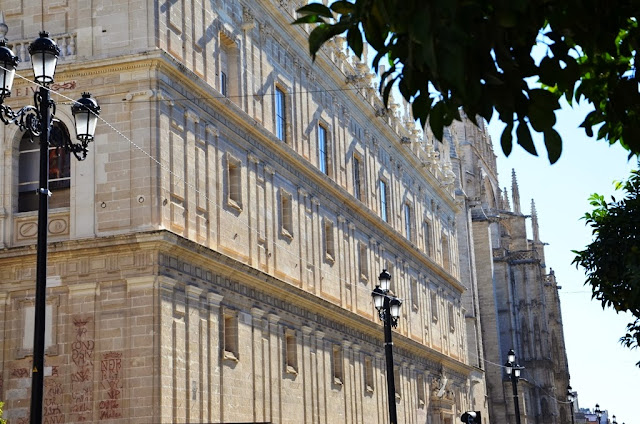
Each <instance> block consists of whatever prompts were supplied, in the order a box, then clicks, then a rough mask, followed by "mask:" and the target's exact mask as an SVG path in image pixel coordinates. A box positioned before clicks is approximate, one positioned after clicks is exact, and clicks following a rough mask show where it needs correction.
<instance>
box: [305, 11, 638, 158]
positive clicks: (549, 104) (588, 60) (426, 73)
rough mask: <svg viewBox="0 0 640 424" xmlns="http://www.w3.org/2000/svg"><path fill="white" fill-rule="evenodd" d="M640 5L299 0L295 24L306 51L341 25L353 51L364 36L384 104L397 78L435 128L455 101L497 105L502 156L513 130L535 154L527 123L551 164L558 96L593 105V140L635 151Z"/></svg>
mask: <svg viewBox="0 0 640 424" xmlns="http://www.w3.org/2000/svg"><path fill="white" fill-rule="evenodd" d="M639 7H640V5H638V3H637V2H636V1H617V0H610V1H605V0H515V1H505V0H464V1H463V0H352V1H345V0H340V1H334V2H332V3H331V4H330V5H329V6H325V5H323V4H320V3H310V4H308V5H306V6H304V7H301V8H300V9H298V13H299V15H300V18H299V19H297V20H296V21H295V22H294V24H312V25H314V28H313V30H312V31H311V33H310V35H309V51H310V53H311V55H312V57H313V58H314V59H315V57H316V54H317V53H318V50H319V49H320V47H321V46H322V45H323V44H324V43H325V42H326V41H328V40H329V39H331V38H332V37H334V36H336V35H339V34H342V33H344V32H346V33H347V35H346V40H347V44H348V45H349V47H350V48H351V49H352V50H353V52H354V53H355V54H356V55H357V56H358V57H360V56H361V54H362V51H363V37H364V39H366V41H367V42H368V44H369V45H370V46H371V47H372V48H373V49H374V50H375V51H376V52H377V55H376V57H375V59H374V61H373V67H374V71H375V72H376V73H377V72H378V70H379V69H380V68H379V64H380V62H381V61H383V62H384V63H386V64H387V66H388V68H387V71H385V73H384V74H383V75H380V77H381V81H382V82H381V86H380V92H381V93H382V95H383V100H384V102H385V105H387V102H388V97H389V93H390V91H391V86H393V85H394V84H397V86H398V89H399V91H400V93H401V94H402V96H403V97H404V98H405V99H406V100H407V101H409V102H410V103H412V105H413V107H412V110H413V114H414V116H415V117H416V119H418V120H419V121H420V123H421V125H423V126H424V125H425V124H426V123H427V122H428V123H429V125H430V126H431V128H432V130H433V132H434V134H435V135H436V136H437V137H439V138H441V137H442V130H443V127H445V126H448V125H450V124H451V123H452V121H453V119H460V113H459V110H463V111H464V112H465V114H466V115H467V116H468V117H469V118H470V119H472V120H475V119H476V116H481V117H483V118H484V119H486V120H487V121H488V120H490V119H491V116H492V115H493V113H494V111H495V112H497V113H498V115H499V118H500V120H502V121H503V122H504V123H506V128H505V131H504V133H503V134H502V137H501V145H502V149H503V151H504V152H505V154H507V155H508V154H509V153H510V152H511V150H512V147H513V146H512V142H513V136H512V132H513V130H514V128H515V129H516V140H517V143H518V144H520V145H521V146H522V147H523V148H524V149H525V150H526V151H528V152H529V153H531V154H533V155H537V151H536V148H535V146H534V144H533V141H532V136H531V130H532V129H533V130H534V131H536V132H540V133H543V134H544V142H545V147H546V150H547V154H548V157H549V161H550V162H551V163H554V162H556V161H557V160H558V158H559V157H560V154H561V152H562V139H561V137H560V135H559V134H558V133H557V132H556V131H555V129H554V128H553V127H554V126H555V124H556V116H555V111H556V110H558V109H559V108H560V106H559V102H558V101H559V99H560V98H561V97H563V96H564V97H565V98H566V100H567V101H568V102H569V103H570V104H571V103H572V102H573V100H574V99H576V98H577V99H578V100H580V99H582V98H585V99H586V100H587V101H589V102H590V103H591V104H592V105H593V106H594V111H593V112H591V113H590V114H589V115H587V116H586V117H585V119H584V122H583V123H582V125H581V127H583V128H584V129H585V131H586V133H587V134H589V135H592V134H593V132H594V127H595V128H596V129H597V136H598V138H599V139H605V140H607V141H608V142H609V143H611V144H613V143H616V142H620V144H621V145H622V146H623V147H625V148H626V149H628V150H629V152H630V155H632V154H638V153H640V94H639V92H638V91H639V90H638V83H639V82H640V75H637V73H636V71H635V67H636V63H635V58H634V56H635V52H636V51H637V49H638V43H639V34H640V31H639V29H638V22H637V19H636V16H637V11H638V9H639ZM539 42H540V43H542V44H544V45H546V49H545V52H544V55H543V57H542V59H541V60H540V62H539V63H535V61H534V59H533V58H532V56H531V52H532V49H533V47H534V46H536V45H537V44H538V43H539ZM536 79H537V82H538V83H536ZM530 83H531V84H530ZM530 85H531V86H530Z"/></svg>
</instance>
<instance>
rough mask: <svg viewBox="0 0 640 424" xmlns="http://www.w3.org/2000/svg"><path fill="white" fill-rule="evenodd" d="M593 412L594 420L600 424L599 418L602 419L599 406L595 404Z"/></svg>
mask: <svg viewBox="0 0 640 424" xmlns="http://www.w3.org/2000/svg"><path fill="white" fill-rule="evenodd" d="M593 412H595V414H596V418H597V419H598V424H600V418H602V411H601V410H600V405H598V404H597V403H596V409H595V411H593Z"/></svg>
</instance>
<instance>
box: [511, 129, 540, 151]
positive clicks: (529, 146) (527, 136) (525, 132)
mask: <svg viewBox="0 0 640 424" xmlns="http://www.w3.org/2000/svg"><path fill="white" fill-rule="evenodd" d="M516 137H518V144H519V145H521V146H522V148H523V149H525V150H526V151H527V152H529V153H531V154H532V155H533V156H538V152H536V146H534V144H533V139H532V138H531V132H530V131H529V125H527V123H526V122H524V121H520V122H519V123H518V128H516Z"/></svg>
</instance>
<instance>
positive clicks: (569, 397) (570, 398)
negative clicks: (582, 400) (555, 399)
mask: <svg viewBox="0 0 640 424" xmlns="http://www.w3.org/2000/svg"><path fill="white" fill-rule="evenodd" d="M567 400H568V401H569V402H570V403H571V424H574V418H573V402H574V401H575V400H576V397H575V395H574V394H573V390H572V389H571V386H567Z"/></svg>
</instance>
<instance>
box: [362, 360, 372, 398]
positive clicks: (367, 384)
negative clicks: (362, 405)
mask: <svg viewBox="0 0 640 424" xmlns="http://www.w3.org/2000/svg"><path fill="white" fill-rule="evenodd" d="M364 389H365V390H366V391H367V393H373V390H374V380H373V361H372V360H371V358H370V357H368V356H367V357H366V358H364Z"/></svg>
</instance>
